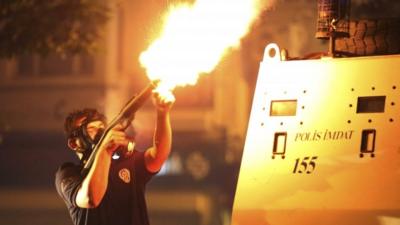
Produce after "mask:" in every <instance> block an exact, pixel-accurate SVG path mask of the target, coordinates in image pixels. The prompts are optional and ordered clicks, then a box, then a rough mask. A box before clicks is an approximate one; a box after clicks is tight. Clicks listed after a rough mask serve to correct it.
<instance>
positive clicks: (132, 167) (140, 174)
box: [55, 151, 154, 225]
mask: <svg viewBox="0 0 400 225" xmlns="http://www.w3.org/2000/svg"><path fill="white" fill-rule="evenodd" d="M81 169H82V166H80V165H75V164H72V163H64V164H63V165H62V166H61V167H60V168H59V169H58V170H57V173H56V180H55V183H56V188H57V192H58V194H59V195H60V196H61V197H62V199H63V200H64V202H65V203H66V205H67V207H68V210H69V213H70V215H71V218H72V221H73V223H74V224H75V225H148V224H149V220H148V216H147V207H146V201H145V197H144V192H145V186H146V183H147V182H148V181H149V180H150V178H151V177H152V176H153V175H154V173H150V172H149V171H148V170H147V169H146V167H145V164H144V153H143V152H138V151H134V154H133V156H131V157H128V158H120V159H117V160H112V162H111V166H110V172H109V179H108V186H107V191H106V193H105V195H104V197H103V199H102V201H101V203H100V205H99V206H98V207H96V208H92V209H86V208H80V207H78V206H77V205H76V202H75V199H76V195H77V194H78V190H79V187H80V185H81V183H82V181H83V179H84V177H83V176H82V175H81Z"/></svg>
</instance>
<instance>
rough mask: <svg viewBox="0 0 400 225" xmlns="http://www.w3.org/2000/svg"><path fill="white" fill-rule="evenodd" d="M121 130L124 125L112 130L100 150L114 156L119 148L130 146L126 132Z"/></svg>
mask: <svg viewBox="0 0 400 225" xmlns="http://www.w3.org/2000/svg"><path fill="white" fill-rule="evenodd" d="M121 129H122V125H117V126H115V127H114V128H113V129H111V130H110V131H109V132H108V133H107V135H106V136H105V138H104V140H103V142H102V144H101V146H100V148H101V149H103V150H105V151H106V152H107V153H108V154H110V155H112V154H113V153H114V152H115V151H116V150H117V149H118V147H120V146H122V147H127V146H128V144H129V139H128V138H127V136H126V134H125V132H124V131H122V130H121Z"/></svg>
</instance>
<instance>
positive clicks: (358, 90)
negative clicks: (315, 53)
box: [232, 46, 400, 225]
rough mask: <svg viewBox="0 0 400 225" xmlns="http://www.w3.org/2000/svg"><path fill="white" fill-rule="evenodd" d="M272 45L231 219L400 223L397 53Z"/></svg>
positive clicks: (243, 223)
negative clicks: (336, 54)
mask: <svg viewBox="0 0 400 225" xmlns="http://www.w3.org/2000/svg"><path fill="white" fill-rule="evenodd" d="M272 49H273V50H275V52H276V53H278V54H279V49H278V47H277V46H273V48H272ZM266 51H267V52H266V53H265V55H264V60H263V62H262V63H261V66H260V70H259V75H258V80H257V86H256V90H255V94H254V99H253V105H252V110H251V115H250V121H249V127H248V131H247V136H246V143H245V147H244V152H243V157H242V164H241V168H240V175H239V180H238V184H237V189H236V195H235V202H234V207H233V216H232V225H267V224H268V225H294V224H295V225H354V224H362V225H393V224H400V73H399V70H398V66H399V65H400V55H392V56H374V57H359V58H340V59H337V58H323V59H319V60H297V61H281V60H279V58H280V56H279V55H278V56H277V55H275V56H274V55H273V53H271V47H269V48H268V47H267V50H266ZM271 54H272V55H271ZM277 57H278V60H277Z"/></svg>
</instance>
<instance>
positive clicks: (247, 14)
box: [140, 0, 265, 95]
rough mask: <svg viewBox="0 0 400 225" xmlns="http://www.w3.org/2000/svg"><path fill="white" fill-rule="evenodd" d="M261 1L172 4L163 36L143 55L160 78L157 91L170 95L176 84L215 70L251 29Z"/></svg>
mask: <svg viewBox="0 0 400 225" xmlns="http://www.w3.org/2000/svg"><path fill="white" fill-rule="evenodd" d="M259 2H260V0H229V1H227V0H197V1H196V2H195V3H194V4H193V5H188V4H182V5H178V6H174V7H171V9H170V10H169V12H168V14H167V17H166V21H165V25H164V29H163V31H162V33H161V37H160V38H158V39H157V40H155V41H154V42H153V43H152V44H151V46H150V47H149V48H148V49H147V50H146V51H145V52H143V53H142V54H141V55H140V63H141V64H142V66H143V67H145V69H146V71H147V75H148V76H149V78H150V80H160V83H159V85H158V88H157V89H158V90H156V91H157V92H160V93H161V94H162V95H165V94H166V95H168V93H170V91H171V90H173V89H174V88H175V87H176V86H185V85H194V84H195V83H196V82H197V79H198V77H199V75H200V74H202V73H209V72H211V71H212V70H213V69H214V67H215V66H216V65H217V64H218V62H219V61H220V59H221V57H222V56H223V55H224V53H225V52H226V51H227V50H228V49H229V48H231V47H236V46H238V45H239V42H240V39H241V37H243V36H244V35H245V34H246V33H247V32H248V30H249V28H250V25H251V22H252V21H254V19H255V18H256V17H257V16H258V14H259V13H260V11H261V8H262V7H261V4H260V3H259ZM263 2H265V1H263ZM264 5H265V3H264Z"/></svg>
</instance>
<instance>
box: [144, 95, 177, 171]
mask: <svg viewBox="0 0 400 225" xmlns="http://www.w3.org/2000/svg"><path fill="white" fill-rule="evenodd" d="M153 96H154V104H155V106H156V108H157V121H156V129H155V132H154V138H153V146H152V147H151V148H149V149H148V150H147V151H146V152H145V155H144V157H145V165H146V168H147V170H148V171H149V172H152V173H155V172H158V171H159V170H160V169H161V166H162V165H163V163H164V162H165V160H166V159H167V158H168V155H169V153H170V152H171V143H172V131H171V123H170V115H169V113H170V109H171V107H172V104H173V103H174V99H166V98H164V97H162V96H160V95H158V94H157V93H155V94H154V95H153Z"/></svg>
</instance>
